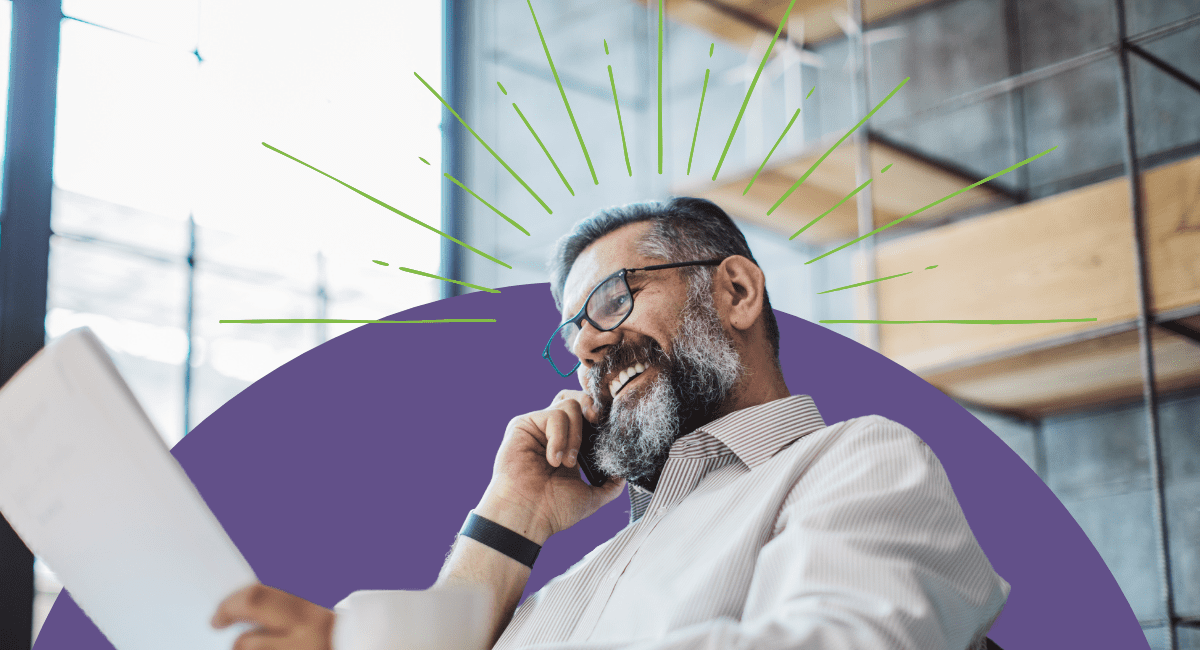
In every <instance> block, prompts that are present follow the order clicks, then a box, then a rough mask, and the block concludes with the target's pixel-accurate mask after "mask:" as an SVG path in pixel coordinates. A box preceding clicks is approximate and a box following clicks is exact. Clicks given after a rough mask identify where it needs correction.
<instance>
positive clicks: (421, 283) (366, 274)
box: [325, 245, 550, 354]
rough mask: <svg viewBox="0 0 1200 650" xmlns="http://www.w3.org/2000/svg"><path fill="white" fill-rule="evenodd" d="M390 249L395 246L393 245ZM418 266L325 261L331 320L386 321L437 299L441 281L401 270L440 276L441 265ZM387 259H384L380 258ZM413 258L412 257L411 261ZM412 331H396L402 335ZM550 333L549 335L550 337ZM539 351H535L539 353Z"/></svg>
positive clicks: (340, 328)
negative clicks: (400, 267)
mask: <svg viewBox="0 0 1200 650" xmlns="http://www.w3.org/2000/svg"><path fill="white" fill-rule="evenodd" d="M389 248H391V246H390V245H389ZM414 258H415V259H417V260H418V262H417V263H416V264H412V263H409V262H408V261H407V260H404V258H402V257H397V258H396V259H395V263H394V264H392V265H391V266H388V267H382V266H379V265H378V264H374V263H372V262H371V260H370V259H369V258H362V257H357V256H352V255H341V254H333V255H330V256H328V257H327V258H326V259H325V277H326V282H327V292H328V296H329V303H328V316H327V318H343V319H348V320H349V319H382V318H386V317H388V316H390V315H392V314H395V313H397V312H400V311H404V310H405V309H409V308H412V307H415V306H417V305H421V304H424V303H427V302H431V301H434V300H437V298H438V295H439V290H440V285H441V281H440V280H431V279H429V278H426V277H422V276H419V275H414V274H412V273H405V272H404V271H401V270H399V269H398V268H397V267H399V266H405V267H408V268H411V269H414V270H417V271H424V272H426V273H434V274H436V273H437V263H436V262H435V261H434V260H429V261H425V262H421V261H420V260H421V258H420V257H419V256H414ZM376 259H380V260H383V259H384V258H383V257H380V258H376ZM410 259H411V258H410ZM446 318H491V316H489V315H487V314H483V315H480V316H471V315H454V316H446ZM355 327H360V326H358V325H330V326H329V327H328V328H327V329H326V335H327V336H328V337H329V338H333V337H335V336H338V335H339V334H342V333H345V332H348V331H350V330H352V329H354V328H355ZM376 327H400V328H407V327H417V326H416V325H413V326H409V325H377V326H376ZM402 331H403V332H410V331H411V330H396V332H397V334H399V333H400V332H402ZM549 335H550V332H546V336H549ZM537 353H538V352H534V354H537Z"/></svg>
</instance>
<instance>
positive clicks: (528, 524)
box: [475, 487, 554, 546]
mask: <svg viewBox="0 0 1200 650" xmlns="http://www.w3.org/2000/svg"><path fill="white" fill-rule="evenodd" d="M475 514H477V515H479V516H480V517H483V518H484V519H488V520H490V521H493V522H495V523H497V524H500V525H501V526H504V527H505V528H507V529H509V530H511V531H513V532H514V533H517V534H518V535H520V536H522V537H524V538H525V539H528V540H529V541H531V542H533V543H534V544H537V545H538V546H543V545H545V543H546V540H547V539H550V536H551V535H552V534H554V530H553V529H552V528H551V527H550V525H549V524H548V523H547V522H546V521H545V518H544V517H541V516H540V515H539V514H538V513H537V511H536V510H535V509H534V508H531V507H528V506H526V505H524V504H522V503H521V502H519V501H517V500H515V499H512V498H508V497H505V496H504V495H502V494H500V493H499V491H498V490H493V489H492V488H490V487H489V488H488V490H487V492H485V493H484V495H483V498H482V499H480V501H479V505H477V506H475Z"/></svg>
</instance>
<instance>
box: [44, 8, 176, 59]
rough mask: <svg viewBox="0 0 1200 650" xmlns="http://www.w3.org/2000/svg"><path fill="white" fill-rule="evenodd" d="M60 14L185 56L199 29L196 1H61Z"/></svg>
mask: <svg viewBox="0 0 1200 650" xmlns="http://www.w3.org/2000/svg"><path fill="white" fill-rule="evenodd" d="M62 11H63V15H65V16H68V17H70V18H78V19H80V20H86V21H88V22H91V23H96V24H97V25H101V26H103V27H107V28H109V29H114V30H117V31H120V32H125V33H126V34H132V35H134V36H138V37H140V38H144V39H147V40H150V41H153V42H155V43H160V44H164V45H168V46H170V47H172V48H174V49H177V50H181V51H185V52H187V51H191V50H193V49H195V47H196V38H197V35H198V34H197V32H198V30H199V28H200V0H104V2H97V1H96V0H63V3H62Z"/></svg>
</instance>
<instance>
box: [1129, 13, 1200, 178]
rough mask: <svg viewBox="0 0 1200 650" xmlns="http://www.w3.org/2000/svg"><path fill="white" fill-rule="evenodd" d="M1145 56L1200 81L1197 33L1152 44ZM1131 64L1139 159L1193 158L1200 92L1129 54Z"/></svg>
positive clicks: (1199, 130)
mask: <svg viewBox="0 0 1200 650" xmlns="http://www.w3.org/2000/svg"><path fill="white" fill-rule="evenodd" d="M1147 50H1149V51H1151V53H1152V54H1153V55H1155V56H1157V57H1159V58H1161V59H1163V60H1165V61H1167V62H1169V63H1170V64H1171V65H1173V66H1175V67H1176V68H1179V69H1181V71H1182V72H1184V73H1185V74H1190V75H1192V76H1193V78H1195V79H1197V80H1200V55H1197V52H1200V27H1194V28H1192V29H1190V30H1187V31H1184V32H1180V33H1178V34H1175V35H1173V36H1171V37H1169V38H1164V39H1162V40H1160V41H1156V42H1154V43H1151V44H1150V45H1149V46H1148V47H1147ZM1129 61H1130V64H1131V67H1132V69H1131V73H1132V75H1131V76H1132V79H1133V93H1134V95H1133V99H1134V117H1135V124H1136V127H1137V147H1138V156H1139V157H1140V158H1148V159H1149V160H1148V162H1150V164H1156V163H1165V162H1170V161H1173V160H1179V159H1183V158H1188V157H1191V156H1195V155H1196V154H1197V151H1198V150H1200V146H1198V145H1200V119H1198V118H1200V92H1197V91H1196V90H1195V89H1194V88H1189V87H1188V86H1186V85H1184V84H1183V83H1180V81H1179V80H1177V79H1175V78H1174V77H1171V76H1169V75H1168V74H1167V73H1165V72H1163V71H1162V70H1160V69H1159V68H1158V67H1156V66H1154V65H1153V64H1151V63H1149V62H1147V61H1146V60H1145V59H1143V58H1142V57H1140V56H1137V55H1134V54H1130V55H1129ZM1181 191H1186V190H1183V188H1181Z"/></svg>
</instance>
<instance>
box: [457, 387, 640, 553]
mask: <svg viewBox="0 0 1200 650" xmlns="http://www.w3.org/2000/svg"><path fill="white" fill-rule="evenodd" d="M585 412H586V414H585ZM585 417H589V418H593V419H594V418H595V412H594V410H593V409H592V400H591V398H590V397H588V396H587V394H585V393H583V392H582V391H567V390H564V391H562V392H560V393H559V394H558V396H556V397H555V398H554V401H553V403H551V405H550V408H547V409H545V410H543V411H536V412H533V413H527V414H525V415H522V416H519V417H516V418H513V420H512V421H511V422H509V423H508V429H507V430H506V431H505V432H504V441H503V442H502V443H501V444H500V451H499V452H498V453H497V454H496V462H495V465H494V466H493V468H492V482H491V484H489V485H488V489H487V491H486V492H485V493H484V497H483V500H482V501H481V502H480V504H479V507H478V508H476V509H475V511H476V512H477V513H479V514H480V515H481V516H483V517H484V518H487V519H491V520H492V521H495V522H497V523H499V524H501V525H502V526H505V527H507V528H509V529H511V530H514V531H516V532H518V533H520V534H522V535H524V536H525V537H527V538H529V539H531V540H533V541H534V542H536V543H538V544H543V543H545V541H546V539H547V538H549V537H550V536H551V535H553V534H554V533H557V532H559V531H562V530H566V529H567V528H570V527H571V526H573V525H574V524H575V523H577V522H579V521H580V520H582V519H584V518H585V517H587V516H589V515H591V514H592V513H594V512H595V511H596V510H599V509H600V507H601V506H603V505H604V504H606V503H608V502H609V501H612V500H613V499H614V498H616V497H617V495H619V494H620V493H621V490H622V489H623V488H624V487H625V481H624V480H619V479H618V480H612V481H609V482H607V483H605V485H604V486H603V487H598V488H597V487H592V486H590V485H588V484H587V483H584V482H583V480H582V479H580V478H579V463H578V454H579V446H580V444H581V442H582V441H583V419H584V418H585Z"/></svg>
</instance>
